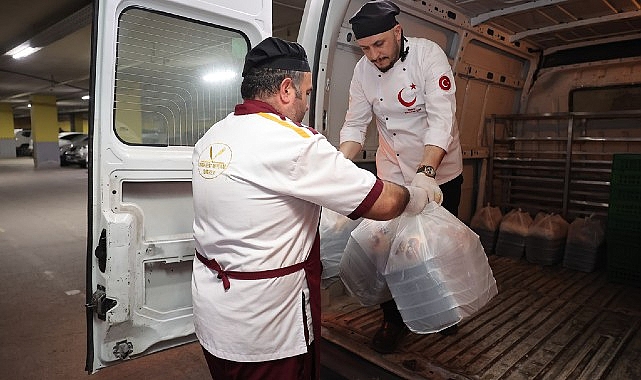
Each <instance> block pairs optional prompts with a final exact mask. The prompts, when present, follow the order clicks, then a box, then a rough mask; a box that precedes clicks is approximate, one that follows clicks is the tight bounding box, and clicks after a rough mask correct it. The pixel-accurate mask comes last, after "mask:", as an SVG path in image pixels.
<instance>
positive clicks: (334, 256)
mask: <svg viewBox="0 0 641 380" xmlns="http://www.w3.org/2000/svg"><path fill="white" fill-rule="evenodd" d="M361 221H362V218H360V219H357V220H352V219H350V218H348V217H346V216H344V215H341V214H339V213H337V212H335V211H332V210H330V209H327V208H324V207H323V210H322V211H321V216H320V225H319V227H318V231H319V234H320V255H321V262H322V263H323V273H322V274H321V279H323V280H327V279H331V278H334V277H337V276H338V272H339V265H340V262H341V257H342V256H343V252H344V251H345V246H346V245H347V240H349V236H350V233H351V232H352V231H353V230H354V228H356V226H358V224H359V223H360V222H361Z"/></svg>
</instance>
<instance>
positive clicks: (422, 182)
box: [412, 173, 443, 205]
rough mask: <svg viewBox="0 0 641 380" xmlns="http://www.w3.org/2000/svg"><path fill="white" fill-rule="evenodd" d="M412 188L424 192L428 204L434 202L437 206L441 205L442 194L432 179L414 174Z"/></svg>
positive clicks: (420, 174) (421, 174)
mask: <svg viewBox="0 0 641 380" xmlns="http://www.w3.org/2000/svg"><path fill="white" fill-rule="evenodd" d="M412 186H416V187H420V188H421V189H423V190H425V191H426V192H427V198H428V199H429V201H430V202H436V203H438V204H439V205H440V204H441V203H443V192H442V191H441V188H440V187H438V184H437V183H436V180H435V179H434V178H432V177H428V176H426V175H425V174H423V173H416V175H415V176H414V179H413V180H412Z"/></svg>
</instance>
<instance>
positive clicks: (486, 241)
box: [470, 204, 503, 255]
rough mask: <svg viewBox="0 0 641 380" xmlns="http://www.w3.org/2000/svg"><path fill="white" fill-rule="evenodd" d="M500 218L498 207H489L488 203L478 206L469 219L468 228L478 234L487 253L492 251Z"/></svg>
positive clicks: (501, 215)
mask: <svg viewBox="0 0 641 380" xmlns="http://www.w3.org/2000/svg"><path fill="white" fill-rule="evenodd" d="M502 218H503V214H502V213H501V210H500V209H499V208H498V207H491V206H490V205H489V204H488V205H487V206H485V207H482V208H480V209H479V210H478V211H477V212H476V213H475V214H474V216H473V217H472V220H471V221H470V228H471V229H472V231H474V232H476V234H477V235H479V238H480V239H481V244H482V245H483V248H484V249H485V254H487V255H491V254H493V253H494V247H495V246H496V239H497V237H498V234H499V225H500V224H501V219H502Z"/></svg>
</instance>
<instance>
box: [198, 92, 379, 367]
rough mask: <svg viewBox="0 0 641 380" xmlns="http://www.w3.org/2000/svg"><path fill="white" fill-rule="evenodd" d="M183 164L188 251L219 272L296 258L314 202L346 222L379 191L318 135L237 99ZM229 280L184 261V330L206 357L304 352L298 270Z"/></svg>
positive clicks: (263, 357)
mask: <svg viewBox="0 0 641 380" xmlns="http://www.w3.org/2000/svg"><path fill="white" fill-rule="evenodd" d="M239 107H240V108H239ZM243 107H245V108H243ZM239 110H244V111H242V112H240V111H239ZM248 110H249V112H248ZM272 111H273V112H272ZM243 112H244V113H245V114H243ZM239 113H240V114H239ZM192 161H193V180H192V181H193V182H192V183H193V195H194V210H195V220H194V238H195V241H196V250H197V251H198V252H199V253H200V254H201V255H203V256H205V257H206V258H207V259H215V260H216V261H217V262H218V263H219V264H220V266H221V267H222V268H223V269H224V270H229V271H240V272H255V271H264V270H269V269H277V268H282V267H286V266H290V265H293V264H296V263H300V262H303V261H305V260H306V259H307V257H308V255H309V252H310V250H311V248H312V244H313V242H314V239H315V237H316V234H317V231H318V224H319V216H320V209H321V207H320V206H323V207H327V208H329V209H332V210H334V211H336V212H339V213H341V214H343V215H349V216H350V217H352V218H354V219H356V218H358V217H360V216H361V214H362V213H363V212H365V211H366V210H368V209H369V207H371V204H373V203H374V201H375V200H376V198H377V197H378V196H379V195H380V191H382V182H381V181H380V180H377V179H376V177H375V176H374V175H373V174H371V173H369V172H367V171H366V170H362V169H359V168H358V167H356V165H354V164H353V163H352V162H351V161H349V160H347V159H346V158H345V157H343V155H342V154H341V153H340V152H338V151H337V150H336V148H334V147H333V146H332V145H331V144H330V143H329V142H328V141H327V140H326V139H325V137H324V136H323V135H321V134H318V133H316V131H314V130H313V129H310V128H306V127H304V126H300V125H297V124H295V123H294V122H292V121H291V120H289V119H285V118H284V117H282V118H281V117H279V116H278V115H276V111H275V110H273V108H272V107H271V106H269V105H267V104H266V103H263V102H259V101H252V100H250V101H245V103H244V104H243V105H239V106H237V107H236V112H235V113H232V114H230V115H228V116H227V117H226V118H225V119H223V120H222V121H220V122H218V123H216V124H215V125H214V126H212V127H211V128H210V129H209V130H208V131H207V132H206V133H205V135H204V136H203V137H202V138H201V139H200V140H199V141H198V142H197V143H196V146H195V148H194V154H193V160H192ZM230 282H231V287H230V288H229V289H228V290H227V291H225V290H224V288H223V284H222V281H221V280H220V279H219V278H217V273H216V272H215V271H212V270H210V269H209V268H207V267H206V266H205V265H204V264H203V263H202V262H200V261H199V260H194V264H193V278H192V297H193V307H194V324H195V328H196V335H197V336H198V339H199V340H200V343H201V344H202V345H203V347H204V348H205V349H206V350H207V351H209V352H210V353H211V354H213V355H214V356H217V357H219V358H223V359H227V360H233V361H245V362H255V361H268V360H276V359H281V358H285V357H291V356H295V355H300V354H303V353H305V352H307V345H308V343H309V342H306V340H305V328H307V329H308V331H309V334H310V339H309V341H310V342H311V341H312V340H313V334H312V327H311V323H312V318H311V314H310V307H309V290H308V287H307V282H306V277H305V272H304V271H303V270H300V271H298V272H295V273H292V274H289V275H286V276H283V277H278V278H269V279H261V280H235V279H233V278H231V279H230ZM303 310H304V311H303Z"/></svg>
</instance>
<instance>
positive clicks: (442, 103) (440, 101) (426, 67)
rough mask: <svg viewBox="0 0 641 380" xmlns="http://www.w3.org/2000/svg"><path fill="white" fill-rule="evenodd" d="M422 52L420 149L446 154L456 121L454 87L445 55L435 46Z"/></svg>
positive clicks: (432, 45)
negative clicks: (435, 148)
mask: <svg viewBox="0 0 641 380" xmlns="http://www.w3.org/2000/svg"><path fill="white" fill-rule="evenodd" d="M430 45H431V46H430V48H427V49H424V50H423V55H422V56H423V58H422V59H421V60H420V61H419V62H421V63H423V64H422V65H420V66H419V67H420V68H421V70H422V73H421V74H422V76H423V80H424V83H423V88H424V89H425V92H424V97H425V112H426V113H427V125H428V126H429V127H428V128H426V130H425V134H424V136H423V144H424V145H436V146H438V147H440V148H443V149H444V150H445V151H447V149H448V146H450V144H451V142H452V139H453V131H452V128H454V125H455V120H454V119H455V117H456V95H455V94H456V84H455V83H454V75H453V74H452V67H451V66H450V64H449V61H448V60H447V56H446V55H445V52H444V51H443V50H442V49H441V48H440V47H439V46H438V45H437V44H436V43H431V44H430Z"/></svg>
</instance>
